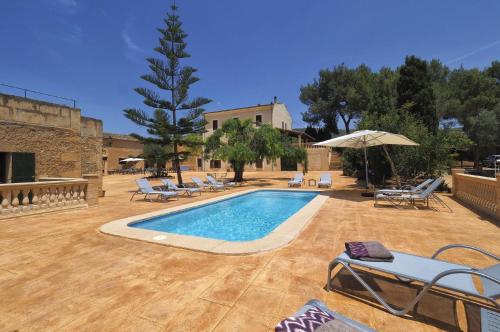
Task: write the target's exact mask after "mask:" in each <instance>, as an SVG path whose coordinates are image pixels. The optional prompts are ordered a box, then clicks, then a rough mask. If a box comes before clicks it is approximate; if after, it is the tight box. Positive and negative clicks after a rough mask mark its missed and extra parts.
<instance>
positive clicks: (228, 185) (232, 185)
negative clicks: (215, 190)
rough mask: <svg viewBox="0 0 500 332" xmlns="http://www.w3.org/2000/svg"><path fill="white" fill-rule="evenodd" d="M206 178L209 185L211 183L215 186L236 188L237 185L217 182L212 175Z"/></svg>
mask: <svg viewBox="0 0 500 332" xmlns="http://www.w3.org/2000/svg"><path fill="white" fill-rule="evenodd" d="M206 178H207V181H208V183H210V184H211V185H213V186H224V187H234V186H235V185H236V182H221V181H217V180H216V179H214V178H213V176H211V175H207V176H206Z"/></svg>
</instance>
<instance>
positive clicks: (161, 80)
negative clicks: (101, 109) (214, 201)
mask: <svg viewBox="0 0 500 332" xmlns="http://www.w3.org/2000/svg"><path fill="white" fill-rule="evenodd" d="M177 9H178V8H177V6H176V5H175V3H174V4H173V5H172V6H171V12H170V13H168V14H167V18H166V19H164V22H165V24H166V27H165V28H160V29H158V31H159V32H160V38H159V44H160V45H159V46H158V47H156V48H155V49H154V50H155V51H156V52H157V53H159V54H160V57H159V58H148V59H146V60H147V62H148V63H149V68H150V69H151V73H150V74H146V75H142V76H141V78H142V79H143V80H145V81H147V82H149V83H151V84H153V85H154V86H156V87H157V88H158V89H160V90H161V91H165V92H166V96H165V97H166V98H164V97H163V96H162V94H161V93H158V92H157V91H156V90H153V89H148V88H136V89H134V90H135V91H136V92H137V93H138V94H140V95H141V96H142V97H144V104H145V105H146V106H149V107H151V108H153V109H154V111H153V114H152V115H150V114H149V113H148V112H145V111H143V110H140V109H135V108H132V109H126V110H124V113H125V116H126V117H127V118H128V119H130V120H132V121H133V122H135V123H136V124H138V125H140V126H143V127H146V128H147V132H148V134H149V136H148V137H144V136H141V135H138V134H133V136H134V137H136V138H138V139H139V140H141V141H142V142H144V143H156V144H159V145H160V146H163V147H166V146H169V145H171V146H172V152H171V159H172V161H173V166H174V168H175V170H176V171H177V181H178V182H179V184H182V173H181V169H180V167H179V166H180V160H181V159H185V158H187V156H188V154H189V151H190V150H193V149H196V147H199V146H200V145H202V144H203V142H202V141H201V139H199V136H197V135H196V134H201V133H202V132H203V131H204V128H205V127H204V125H205V121H204V119H203V116H202V113H203V111H204V109H203V106H204V105H205V104H208V103H209V102H210V100H209V99H207V98H194V99H190V98H189V96H188V92H189V88H190V86H191V85H192V84H194V83H196V82H197V81H198V80H199V78H198V77H196V76H194V73H195V72H196V71H197V69H196V68H193V67H190V66H181V64H180V60H182V59H185V58H189V57H190V55H189V54H188V53H187V52H186V51H185V49H186V46H187V45H186V43H185V42H184V39H185V38H186V37H187V34H186V33H184V31H183V30H182V23H181V21H180V19H179V16H178V15H177ZM182 115H183V116H182ZM193 134H195V135H193Z"/></svg>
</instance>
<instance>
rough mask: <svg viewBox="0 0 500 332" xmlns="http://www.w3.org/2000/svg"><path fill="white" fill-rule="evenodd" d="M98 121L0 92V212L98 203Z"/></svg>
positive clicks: (1, 214)
mask: <svg viewBox="0 0 500 332" xmlns="http://www.w3.org/2000/svg"><path fill="white" fill-rule="evenodd" d="M102 193H103V191H102V121H101V120H97V119H92V118H88V117H84V116H82V115H81V111H80V109H77V108H72V107H68V106H63V105H58V104H53V103H48V102H44V101H39V100H34V99H28V98H22V97H17V96H11V95H5V94H0V218H10V217H12V216H17V215H23V214H32V213H40V212H46V211H53V210H61V209H68V208H75V207H82V206H87V205H91V204H97V202H98V197H99V196H100V195H101V194H102Z"/></svg>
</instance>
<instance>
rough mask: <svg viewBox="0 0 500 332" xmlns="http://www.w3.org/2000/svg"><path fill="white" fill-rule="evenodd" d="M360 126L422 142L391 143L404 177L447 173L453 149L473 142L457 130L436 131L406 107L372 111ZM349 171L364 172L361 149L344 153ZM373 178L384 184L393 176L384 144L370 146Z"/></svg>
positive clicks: (396, 162) (391, 149)
mask: <svg viewBox="0 0 500 332" xmlns="http://www.w3.org/2000/svg"><path fill="white" fill-rule="evenodd" d="M359 128H360V129H371V130H380V131H387V132H391V133H397V134H402V135H405V136H406V137H408V138H410V139H412V140H414V141H415V142H417V143H419V146H415V147H413V146H388V147H387V148H388V152H389V154H390V156H391V158H392V160H393V161H394V164H395V166H396V172H397V174H398V175H399V176H400V177H402V178H403V179H406V180H408V179H412V178H416V177H433V176H438V175H441V174H442V173H444V172H446V171H447V170H448V169H449V167H450V166H451V163H452V157H453V155H452V152H453V151H454V150H456V149H467V148H468V147H470V145H471V143H472V142H471V141H470V140H469V139H468V138H467V137H466V136H465V134H464V133H463V132H462V131H460V130H456V129H452V128H442V129H439V130H438V131H437V132H436V133H433V132H431V131H430V130H429V129H428V128H427V126H426V125H424V124H423V123H422V122H421V121H420V120H417V119H416V117H415V116H414V115H412V114H411V113H410V112H409V111H408V110H407V109H405V108H402V109H399V110H393V111H390V112H387V113H385V114H370V115H367V116H365V117H364V118H363V120H362V121H361V122H360V123H359ZM344 158H345V159H346V160H347V163H345V166H344V167H346V173H348V174H349V173H350V174H353V173H354V172H358V173H360V174H361V171H362V170H363V167H364V166H363V157H362V151H348V152H347V153H344ZM368 160H369V161H368V163H369V165H370V172H371V174H370V176H371V181H373V182H374V183H381V182H383V180H384V179H387V178H388V177H390V176H391V175H392V174H391V169H390V165H389V163H388V161H387V159H386V157H385V156H384V152H383V150H382V148H381V147H373V148H369V149H368Z"/></svg>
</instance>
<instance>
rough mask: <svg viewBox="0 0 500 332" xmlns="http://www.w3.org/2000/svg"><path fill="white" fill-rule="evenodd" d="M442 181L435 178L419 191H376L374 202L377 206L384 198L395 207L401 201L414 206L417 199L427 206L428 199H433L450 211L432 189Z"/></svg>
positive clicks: (442, 180)
mask: <svg viewBox="0 0 500 332" xmlns="http://www.w3.org/2000/svg"><path fill="white" fill-rule="evenodd" d="M443 182H444V179H443V178H437V179H436V180H434V181H433V182H432V183H431V184H430V185H429V186H428V187H427V188H426V189H425V190H424V191H421V192H415V193H412V192H408V193H405V192H402V193H390V194H389V193H376V194H375V195H374V199H375V203H374V205H375V206H377V204H378V201H379V200H385V201H388V202H390V203H391V204H392V205H394V206H395V207H397V208H399V206H400V204H401V203H403V202H406V203H409V204H411V205H413V206H415V203H416V202H417V201H422V202H423V203H424V204H427V206H429V200H430V199H433V200H434V201H436V202H438V203H439V204H441V205H442V206H445V207H447V208H448V209H449V210H450V211H451V208H450V207H449V206H448V205H447V204H446V203H445V202H444V201H443V200H442V199H441V198H439V196H438V195H436V194H435V193H434V191H435V190H436V189H437V188H438V187H439V186H440V185H441V184H442V183H443Z"/></svg>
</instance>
